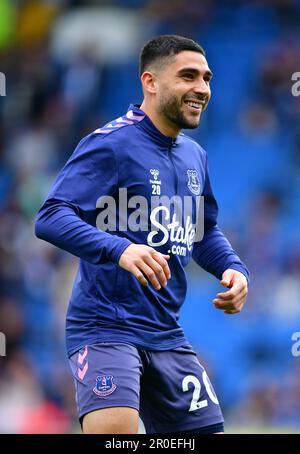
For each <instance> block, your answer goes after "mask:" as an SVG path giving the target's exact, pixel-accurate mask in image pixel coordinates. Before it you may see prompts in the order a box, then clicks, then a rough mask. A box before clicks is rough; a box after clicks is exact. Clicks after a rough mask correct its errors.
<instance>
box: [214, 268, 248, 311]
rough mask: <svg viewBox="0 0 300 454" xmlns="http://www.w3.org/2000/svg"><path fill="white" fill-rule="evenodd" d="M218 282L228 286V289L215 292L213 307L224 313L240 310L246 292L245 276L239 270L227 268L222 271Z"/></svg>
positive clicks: (244, 300)
mask: <svg viewBox="0 0 300 454" xmlns="http://www.w3.org/2000/svg"><path fill="white" fill-rule="evenodd" d="M220 282H221V284H222V285H224V287H230V290H228V291H227V292H224V293H218V294H217V298H215V299H214V300H213V303H214V305H215V307H216V308H217V309H221V310H223V311H224V313H225V314H237V313H239V312H241V310H242V309H243V306H244V304H245V302H246V298H247V293H248V282H247V279H246V277H245V276H244V275H243V274H242V273H240V272H239V271H236V270H232V269H230V268H228V269H227V270H226V271H224V273H223V275H222V280H221V281H220Z"/></svg>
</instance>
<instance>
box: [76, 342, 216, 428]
mask: <svg viewBox="0 0 300 454" xmlns="http://www.w3.org/2000/svg"><path fill="white" fill-rule="evenodd" d="M70 365H71V369H72V373H73V377H74V381H75V387H76V403H77V408H78V414H79V418H80V419H82V418H83V416H84V415H85V414H87V413H89V412H91V411H94V410H99V409H101V408H108V407H131V408H135V409H136V410H138V411H139V415H140V418H141V419H142V421H143V423H144V426H145V430H146V433H170V432H173V433H176V432H182V431H185V430H192V429H201V428H204V427H207V426H214V427H216V425H217V427H222V423H223V421H224V419H223V416H222V412H221V409H220V406H219V402H218V399H217V397H216V394H215V392H214V389H213V387H212V385H211V383H210V381H209V378H208V376H207V374H206V372H205V370H204V368H203V367H202V366H201V364H200V363H199V361H198V358H197V355H196V353H195V352H194V351H193V349H192V347H191V346H190V345H185V346H182V347H178V348H175V349H173V350H166V351H153V350H152V351H150V350H144V349H141V348H137V347H135V346H133V345H130V344H126V343H119V342H105V343H101V344H97V345H91V346H86V347H85V348H83V349H81V350H80V351H79V352H77V353H75V354H74V355H73V356H72V357H71V358H70ZM207 433H209V428H208V431H207Z"/></svg>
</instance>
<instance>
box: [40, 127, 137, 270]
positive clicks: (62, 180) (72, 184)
mask: <svg viewBox="0 0 300 454" xmlns="http://www.w3.org/2000/svg"><path fill="white" fill-rule="evenodd" d="M117 179H118V177H117V166H116V161H115V156H114V152H113V150H112V149H111V147H110V146H109V145H108V143H107V141H106V140H105V141H104V140H103V139H102V137H99V136H97V135H90V136H87V137H86V138H84V139H83V140H82V141H81V142H80V143H79V145H78V146H77V148H76V150H75V151H74V153H73V154H72V156H71V157H70V159H69V160H68V162H67V163H66V165H65V166H64V168H63V169H62V171H61V172H60V173H59V175H58V177H57V179H56V181H55V183H54V185H53V187H52V189H51V191H50V194H49V196H48V198H47V200H46V201H45V203H44V205H43V206H42V208H41V209H40V210H39V212H38V215H37V219H36V224H35V233H36V236H37V237H38V238H41V239H43V240H45V241H48V242H49V243H52V244H54V245H55V246H58V247H59V248H61V249H64V250H66V251H68V252H70V253H71V254H74V255H76V256H77V257H80V258H81V259H83V260H86V261H88V262H90V263H93V264H99V263H104V262H107V261H110V260H111V261H113V262H115V263H117V262H118V260H119V257H120V255H121V254H122V252H123V251H124V250H125V249H126V247H128V246H129V245H130V244H131V242H130V241H129V240H128V239H126V238H122V237H120V236H117V235H113V234H110V233H107V232H104V231H101V230H99V229H97V227H96V216H97V208H96V205H97V200H98V198H99V197H101V196H104V195H112V194H113V193H114V191H115V190H116V189H117Z"/></svg>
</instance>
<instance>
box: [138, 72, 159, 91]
mask: <svg viewBox="0 0 300 454" xmlns="http://www.w3.org/2000/svg"><path fill="white" fill-rule="evenodd" d="M141 82H142V86H143V90H144V92H146V93H150V94H155V93H156V92H157V77H156V75H155V74H154V73H152V72H150V71H145V72H143V74H142V75H141Z"/></svg>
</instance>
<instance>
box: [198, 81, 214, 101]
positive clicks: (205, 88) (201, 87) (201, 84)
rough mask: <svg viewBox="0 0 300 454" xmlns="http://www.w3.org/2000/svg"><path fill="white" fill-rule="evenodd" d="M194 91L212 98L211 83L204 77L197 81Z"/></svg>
mask: <svg viewBox="0 0 300 454" xmlns="http://www.w3.org/2000/svg"><path fill="white" fill-rule="evenodd" d="M194 92H195V93H197V94H198V95H201V96H202V97H203V98H204V97H205V98H207V99H209V98H210V94H211V92H210V87H209V84H208V83H207V82H206V81H205V80H204V79H202V78H201V79H199V80H198V81H197V84H196V85H195V87H194Z"/></svg>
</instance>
